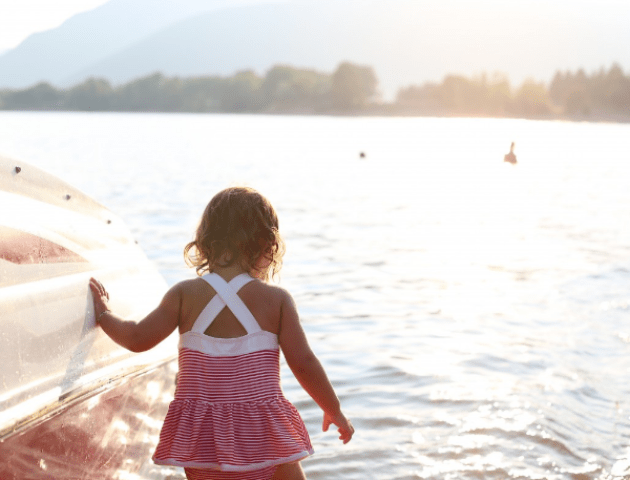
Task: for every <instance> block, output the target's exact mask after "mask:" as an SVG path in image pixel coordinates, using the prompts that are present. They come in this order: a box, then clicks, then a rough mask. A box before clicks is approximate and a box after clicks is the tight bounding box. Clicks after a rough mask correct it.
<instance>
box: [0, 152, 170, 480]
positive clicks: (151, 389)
mask: <svg viewBox="0 0 630 480" xmlns="http://www.w3.org/2000/svg"><path fill="white" fill-rule="evenodd" d="M0 206H1V208H0V479H2V480H13V479H15V480H25V479H34V480H39V479H47V480H48V479H55V480H70V479H72V480H77V479H86V480H87V479H90V480H93V479H107V480H111V479H117V478H120V479H125V478H143V477H142V476H141V475H142V472H144V471H147V469H149V468H152V464H151V455H152V453H153V449H154V447H155V445H156V444H157V440H158V436H159V430H160V427H161V420H162V419H163V418H164V416H165V414H166V411H167V409H168V404H169V402H170V400H171V399H172V397H173V393H174V381H175V374H176V371H177V362H176V355H177V334H176V332H174V334H173V335H171V336H170V337H169V338H168V339H166V340H164V341H163V342H162V343H161V344H160V345H158V346H157V347H155V348H154V349H152V350H150V351H148V352H144V353H132V352H129V351H127V350H125V349H124V348H122V347H120V346H118V345H117V344H116V343H114V342H113V341H112V340H111V339H110V338H109V337H107V335H105V334H104V333H103V331H102V330H101V329H100V328H99V327H98V326H97V325H96V322H95V317H94V310H93V304H92V297H91V293H90V291H89V287H88V282H89V279H90V277H95V278H98V279H99V280H101V281H102V282H103V283H104V284H105V285H106V286H107V289H108V291H109V292H110V294H111V301H110V305H111V307H112V309H113V310H114V311H116V312H117V313H119V314H120V315H122V316H123V317H125V318H129V319H140V318H143V317H144V316H145V315H146V314H147V313H148V312H150V311H151V310H152V309H153V308H155V307H156V306H157V304H158V303H159V301H160V299H161V298H162V295H163V294H164V293H165V291H166V289H167V284H166V281H165V280H164V278H163V277H162V276H161V275H160V274H159V272H158V271H157V269H156V267H155V265H154V264H153V263H152V262H151V261H150V260H149V259H148V258H147V256H146V255H145V253H144V252H143V251H142V249H141V248H140V246H139V245H138V243H137V242H136V241H135V240H134V238H133V236H132V234H131V233H130V231H129V229H128V228H127V226H126V225H125V224H124V222H123V221H122V220H121V219H120V218H119V217H117V216H116V215H115V214H113V213H112V212H111V211H110V210H108V209H107V208H105V207H104V206H102V205H101V204H99V203H98V202H96V201H95V200H93V199H92V198H90V197H89V196H87V195H85V194H84V193H82V192H81V191H79V190H78V189H76V188H73V187H72V186H71V185H69V184H67V183H65V182H64V181H62V180H61V179H59V178H57V177H55V176H53V175H51V174H49V173H47V172H45V171H43V170H41V169H38V168H36V167H34V166H31V165H29V164H27V163H25V162H19V161H16V160H13V159H10V158H5V157H0Z"/></svg>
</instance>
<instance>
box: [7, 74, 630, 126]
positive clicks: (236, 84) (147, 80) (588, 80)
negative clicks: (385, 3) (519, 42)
mask: <svg viewBox="0 0 630 480" xmlns="http://www.w3.org/2000/svg"><path fill="white" fill-rule="evenodd" d="M0 110H13V111H16V110H17V111H19V110H28V111H95V112H180V113H184V112H186V113H264V114H300V115H382V116H435V117H449V116H466V117H499V118H502V117H505V118H532V119H567V120H584V121H610V122H630V75H629V76H626V75H625V74H624V72H623V70H622V69H621V67H620V66H619V65H618V64H613V65H612V66H611V67H610V68H609V69H608V70H606V69H605V68H603V67H602V68H601V69H600V70H599V71H597V72H593V73H591V74H587V73H585V72H584V71H583V70H582V69H580V70H578V71H577V72H570V71H567V72H557V73H556V74H555V76H554V77H553V79H552V80H551V82H550V83H549V85H548V86H546V85H545V84H544V83H541V82H536V81H534V80H526V81H525V82H524V83H523V84H522V85H521V86H520V87H516V88H515V87H512V86H511V85H510V82H509V80H508V78H507V77H506V76H505V75H501V74H494V75H491V76H488V75H486V74H482V75H480V76H477V77H473V78H467V77H464V76H461V75H447V76H445V77H444V79H443V80H442V82H441V83H431V82H428V83H425V84H423V85H410V86H407V87H403V88H400V89H399V90H398V93H397V95H396V98H395V99H394V100H393V101H392V102H383V101H381V99H380V96H379V93H378V79H377V77H376V75H375V73H374V70H373V68H372V67H369V66H362V65H356V64H353V63H350V62H343V63H341V64H340V65H339V66H338V67H337V69H336V70H335V71H334V72H333V73H332V74H327V73H322V72H317V71H315V70H309V69H303V68H295V67H292V66H288V65H276V66H274V67H272V68H271V69H270V70H268V71H267V72H266V74H265V75H264V76H259V75H257V74H256V73H255V72H253V71H251V70H246V71H241V72H237V73H235V74H234V75H232V76H230V77H222V76H197V77H187V78H182V77H166V76H164V75H163V74H161V73H153V74H151V75H148V76H145V77H142V78H138V79H135V80H132V81H130V82H127V83H125V84H122V85H119V86H113V85H112V84H111V83H110V82H109V81H108V80H106V79H100V78H89V79H87V80H85V81H84V82H82V83H79V84H77V85H75V86H73V87H69V88H67V89H58V88H55V87H54V86H52V85H50V84H49V83H46V82H41V83H38V84H36V85H34V86H32V87H29V88H25V89H22V90H18V89H0Z"/></svg>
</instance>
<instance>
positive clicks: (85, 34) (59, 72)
mask: <svg viewBox="0 0 630 480" xmlns="http://www.w3.org/2000/svg"><path fill="white" fill-rule="evenodd" d="M248 3H249V4H251V3H257V2H256V1H255V0H252V1H247V0H242V1H236V2H235V1H233V0H232V1H230V0H177V1H176V2H175V1H172V0H111V1H110V2H108V3H106V4H104V5H101V6H100V7H98V8H96V9H94V10H91V11H88V12H83V13H79V14H77V15H75V16H73V17H72V18H70V19H68V20H67V21H66V22H64V23H63V24H62V25H60V26H59V27H57V28H55V29H52V30H49V31H46V32H40V33H36V34H33V35H31V36H30V37H28V38H27V39H26V40H25V41H24V42H22V43H21V44H20V45H18V46H17V47H16V48H14V49H12V50H9V51H8V52H4V53H3V54H1V55H0V88H1V87H9V88H23V87H27V86H30V85H32V84H34V83H37V82H39V81H47V82H50V83H53V84H56V85H59V86H65V85H66V83H65V81H66V79H68V78H69V77H71V76H72V74H73V73H74V72H77V71H81V70H83V69H86V68H87V67H89V66H90V65H92V64H94V63H95V62H98V61H99V60H101V59H103V58H107V57H109V56H111V55H114V54H115V53H116V52H119V51H121V50H123V49H125V48H127V47H128V46H129V45H133V44H134V43H136V42H138V41H140V40H141V39H143V38H145V37H147V36H149V35H151V34H153V33H155V32H158V31H159V30H161V29H163V28H165V27H167V26H169V25H171V24H173V23H175V22H178V21H179V20H182V19H184V18H190V17H191V16H194V15H197V14H200V13H205V12H208V11H212V10H216V9H220V8H225V7H227V6H233V5H235V4H236V5H238V4H248Z"/></svg>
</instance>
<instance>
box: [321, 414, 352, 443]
mask: <svg viewBox="0 0 630 480" xmlns="http://www.w3.org/2000/svg"><path fill="white" fill-rule="evenodd" d="M331 424H335V425H336V426H337V427H339V428H337V431H338V432H339V440H341V441H342V442H343V443H344V444H346V443H348V442H349V441H350V440H351V439H352V435H353V434H354V427H353V426H352V423H351V422H350V420H348V419H347V418H346V417H345V415H344V414H343V413H341V412H339V414H337V415H334V416H332V415H328V414H327V413H324V422H323V424H322V430H323V431H324V432H327V431H328V427H330V425H331Z"/></svg>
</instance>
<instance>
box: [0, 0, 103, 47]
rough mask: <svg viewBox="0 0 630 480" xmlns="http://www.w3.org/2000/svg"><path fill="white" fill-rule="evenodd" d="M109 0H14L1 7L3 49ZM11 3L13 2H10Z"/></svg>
mask: <svg viewBox="0 0 630 480" xmlns="http://www.w3.org/2000/svg"><path fill="white" fill-rule="evenodd" d="M107 1H108V0H55V1H54V2H52V1H50V0H14V1H6V2H3V5H2V7H0V52H1V51H3V50H9V49H11V48H14V47H17V46H18V45H19V44H20V43H21V42H22V41H23V40H25V39H26V37H28V36H29V35H31V34H33V33H35V32H42V31H44V30H50V29H51V28H55V27H58V26H59V25H61V24H62V23H63V22H64V21H65V20H67V19H68V18H70V17H72V16H73V15H75V14H77V13H79V12H85V11H87V10H92V9H94V8H96V7H98V6H99V5H102V4H104V3H107ZM7 4H9V5H7Z"/></svg>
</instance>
